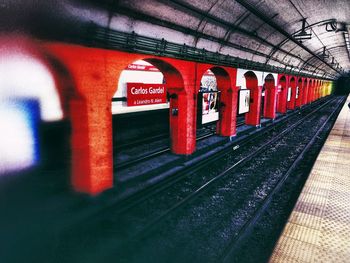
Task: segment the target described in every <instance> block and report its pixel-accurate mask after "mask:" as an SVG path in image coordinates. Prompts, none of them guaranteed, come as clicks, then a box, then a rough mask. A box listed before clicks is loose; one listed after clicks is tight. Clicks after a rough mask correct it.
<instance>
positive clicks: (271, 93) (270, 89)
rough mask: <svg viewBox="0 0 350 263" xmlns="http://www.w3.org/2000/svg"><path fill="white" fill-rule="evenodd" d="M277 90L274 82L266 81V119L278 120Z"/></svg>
mask: <svg viewBox="0 0 350 263" xmlns="http://www.w3.org/2000/svg"><path fill="white" fill-rule="evenodd" d="M276 104H277V88H276V86H275V82H274V81H273V80H268V81H265V108H264V118H270V119H275V118H276Z"/></svg>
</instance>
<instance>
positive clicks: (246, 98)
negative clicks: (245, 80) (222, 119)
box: [238, 89, 250, 114]
mask: <svg viewBox="0 0 350 263" xmlns="http://www.w3.org/2000/svg"><path fill="white" fill-rule="evenodd" d="M249 104H250V90H249V89H241V90H240V91H239V93H238V114H243V113H247V112H249Z"/></svg>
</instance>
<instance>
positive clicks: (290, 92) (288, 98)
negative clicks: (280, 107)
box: [287, 87, 292, 101]
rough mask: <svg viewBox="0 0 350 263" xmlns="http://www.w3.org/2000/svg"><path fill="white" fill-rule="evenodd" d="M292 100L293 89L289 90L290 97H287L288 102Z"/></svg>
mask: <svg viewBox="0 0 350 263" xmlns="http://www.w3.org/2000/svg"><path fill="white" fill-rule="evenodd" d="M291 98H292V88H291V87H289V88H288V96H287V101H290V99H291Z"/></svg>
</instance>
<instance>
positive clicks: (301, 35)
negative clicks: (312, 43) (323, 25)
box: [293, 18, 312, 43]
mask: <svg viewBox="0 0 350 263" xmlns="http://www.w3.org/2000/svg"><path fill="white" fill-rule="evenodd" d="M301 21H302V25H301V31H300V33H296V34H294V35H293V37H294V38H295V39H296V40H298V41H299V42H300V43H302V41H303V40H308V39H311V36H312V34H311V33H307V32H306V29H305V28H306V18H304V19H302V20H301Z"/></svg>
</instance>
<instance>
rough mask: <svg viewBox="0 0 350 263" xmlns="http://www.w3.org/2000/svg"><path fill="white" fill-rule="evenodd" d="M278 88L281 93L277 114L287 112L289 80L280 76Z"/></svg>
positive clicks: (279, 94)
mask: <svg viewBox="0 0 350 263" xmlns="http://www.w3.org/2000/svg"><path fill="white" fill-rule="evenodd" d="M277 83H278V84H277V87H278V90H280V92H279V93H278V104H277V112H279V113H282V114H284V113H286V112H287V92H288V90H287V78H286V77H285V76H284V75H278V82H277Z"/></svg>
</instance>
